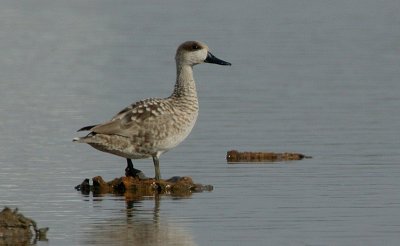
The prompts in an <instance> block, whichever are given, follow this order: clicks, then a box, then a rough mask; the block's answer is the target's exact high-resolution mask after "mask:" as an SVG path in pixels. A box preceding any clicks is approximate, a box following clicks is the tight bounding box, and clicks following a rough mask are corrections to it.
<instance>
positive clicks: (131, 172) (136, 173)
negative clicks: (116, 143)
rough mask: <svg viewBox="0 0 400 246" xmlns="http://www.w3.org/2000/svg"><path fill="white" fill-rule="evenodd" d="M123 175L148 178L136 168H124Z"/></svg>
mask: <svg viewBox="0 0 400 246" xmlns="http://www.w3.org/2000/svg"><path fill="white" fill-rule="evenodd" d="M125 176H126V177H134V178H139V179H149V178H148V177H146V175H144V173H143V172H142V171H141V170H139V169H136V168H132V169H131V168H129V167H127V168H125Z"/></svg>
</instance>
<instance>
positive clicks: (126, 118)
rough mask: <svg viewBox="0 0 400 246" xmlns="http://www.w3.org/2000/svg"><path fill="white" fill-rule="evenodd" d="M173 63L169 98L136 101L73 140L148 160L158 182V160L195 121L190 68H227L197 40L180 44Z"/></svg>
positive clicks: (113, 152)
mask: <svg viewBox="0 0 400 246" xmlns="http://www.w3.org/2000/svg"><path fill="white" fill-rule="evenodd" d="M175 60H176V67H177V79H176V83H175V87H174V91H173V93H172V94H171V96H170V97H168V98H163V99H161V98H150V99H145V100H142V101H139V102H136V103H134V104H132V105H130V106H128V107H126V108H125V109H123V110H122V111H120V112H119V113H118V114H116V115H115V116H114V117H113V118H112V119H111V120H110V121H108V122H105V123H103V124H99V125H94V126H88V127H83V128H82V129H81V130H87V131H91V132H90V133H89V134H88V135H87V136H85V137H81V138H75V139H74V141H76V142H81V143H87V144H89V145H91V146H92V147H94V148H96V149H98V150H101V151H104V152H108V153H111V154H114V155H118V156H122V157H124V158H127V159H142V158H150V157H152V158H153V161H154V166H155V171H156V172H155V173H156V176H155V177H156V179H160V171H159V167H158V165H159V164H158V162H159V161H158V158H159V157H160V155H161V154H162V153H164V152H166V151H168V150H169V149H172V148H174V147H175V146H177V145H178V144H179V143H180V142H182V141H183V140H184V139H185V138H186V137H187V136H188V135H189V133H190V131H191V130H192V128H193V126H194V124H195V122H196V119H197V115H198V110H199V105H198V100H197V92H196V85H195V81H194V79H193V66H194V65H196V64H200V63H204V62H208V63H215V64H219V65H231V64H230V63H228V62H225V61H222V60H219V59H218V58H216V57H215V56H213V55H212V54H211V53H210V52H209V51H208V47H207V45H205V44H203V43H201V42H198V41H188V42H185V43H183V44H181V45H180V46H179V48H178V50H177V52H176V56H175ZM128 167H129V160H128Z"/></svg>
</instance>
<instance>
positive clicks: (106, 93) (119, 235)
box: [0, 0, 400, 245]
mask: <svg viewBox="0 0 400 246" xmlns="http://www.w3.org/2000/svg"><path fill="white" fill-rule="evenodd" d="M399 12H400V2H399V1H398V0H384V1H373V0H350V1H348V0H346V1H345V0H339V1H328V0H322V1H321V0H318V1H317V0H311V1H308V0H300V1H299V0H296V1H295V0H284V1H264V0H250V1H246V2H243V1H238V0H235V1H227V0H223V1H218V2H215V1H214V2H208V1H179V0H173V1H169V3H168V4H166V3H165V1H124V0H115V1H107V0H98V1H89V0H72V1H71V0H56V1H54V0H35V1H15V0H3V1H1V3H0V39H1V42H0V95H1V96H0V131H1V138H0V205H1V206H4V205H7V206H10V207H12V208H14V207H18V208H19V209H20V211H21V212H22V213H24V214H25V215H27V216H30V217H32V218H34V219H35V220H36V221H37V222H38V224H39V226H42V227H44V226H48V227H50V232H49V235H48V238H49V241H48V242H39V243H38V244H39V245H125V244H126V245H128V244H129V245H397V244H398V242H399V240H400V197H399V190H400V163H399V160H400V137H399V126H400V125H399V122H400V112H399V108H400V83H399V77H400V70H399V65H400V42H399V40H400V28H399V27H400V15H399V14H398V13H399ZM191 39H194V40H202V41H204V42H206V43H207V44H208V45H209V46H210V47H211V49H212V51H213V53H214V54H215V55H216V56H218V57H220V58H221V59H224V60H227V61H229V62H232V63H233V66H232V67H221V66H213V65H209V64H205V65H201V66H197V67H196V68H195V77H196V80H197V85H198V91H199V96H200V117H199V120H198V122H197V125H196V126H195V129H194V130H193V132H192V134H191V135H190V137H189V138H188V139H187V140H186V141H185V142H184V143H183V144H181V145H180V146H179V147H178V148H176V149H175V150H173V151H170V152H169V153H167V154H165V155H163V156H162V159H161V172H162V174H163V176H164V177H171V176H175V175H180V176H183V175H189V176H192V177H193V179H194V180H195V181H196V182H199V183H203V184H212V185H214V187H215V189H214V191H212V192H206V193H200V194H193V195H192V196H190V197H188V198H184V199H178V198H174V197H170V196H161V197H147V198H146V199H144V200H141V201H136V202H134V203H127V202H126V201H125V199H124V197H118V196H113V195H106V196H102V197H93V196H92V195H90V196H84V195H82V194H80V193H79V192H76V191H75V190H74V189H73V187H74V186H75V185H77V184H78V183H80V182H81V181H82V180H83V179H84V178H91V177H94V176H96V175H101V176H103V177H104V178H105V179H106V180H110V179H112V178H114V177H119V176H121V175H122V174H123V170H124V168H125V161H124V160H123V159H122V158H118V157H114V156H111V155H107V154H104V153H101V152H98V151H96V150H94V149H92V148H90V147H89V146H85V145H78V144H73V143H72V142H71V140H72V138H73V137H76V136H78V135H79V134H77V133H76V132H75V131H76V129H79V128H80V127H82V126H85V125H88V124H94V123H99V122H102V121H105V120H107V119H109V118H110V117H111V116H112V115H113V114H115V113H116V112H118V111H119V110H120V109H122V107H124V106H126V105H128V104H129V103H131V102H134V101H136V100H139V99H142V98H146V97H151V96H157V97H162V96H168V95H169V94H170V93H171V90H172V87H173V83H174V80H175V67H174V66H175V65H174V53H175V49H176V47H177V46H178V45H179V44H180V43H181V42H182V41H185V40H191ZM230 149H239V150H253V151H260V150H266V151H277V152H279V151H281V152H284V151H296V152H301V153H304V154H307V155H311V156H313V158H312V159H307V160H303V161H298V162H287V163H276V164H264V165H260V164H253V165H244V164H242V165H228V164H226V161H225V153H226V151H227V150H230ZM136 166H137V167H138V168H140V169H142V170H143V171H144V172H145V173H146V174H147V175H153V165H152V162H151V161H150V160H141V161H137V162H136Z"/></svg>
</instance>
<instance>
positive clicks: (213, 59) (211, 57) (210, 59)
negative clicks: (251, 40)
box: [204, 52, 232, 66]
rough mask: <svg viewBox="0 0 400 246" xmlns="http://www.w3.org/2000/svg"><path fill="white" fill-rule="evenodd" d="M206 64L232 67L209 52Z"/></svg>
mask: <svg viewBox="0 0 400 246" xmlns="http://www.w3.org/2000/svg"><path fill="white" fill-rule="evenodd" d="M204 62H206V63H214V64H218V65H224V66H230V65H232V64H231V63H229V62H226V61H223V60H221V59H218V58H217V57H215V56H214V55H213V54H211V53H210V52H208V54H207V58H206V59H205V60H204Z"/></svg>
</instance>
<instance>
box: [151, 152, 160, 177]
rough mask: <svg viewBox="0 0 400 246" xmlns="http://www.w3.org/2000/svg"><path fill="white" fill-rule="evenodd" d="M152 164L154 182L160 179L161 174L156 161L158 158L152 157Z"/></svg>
mask: <svg viewBox="0 0 400 246" xmlns="http://www.w3.org/2000/svg"><path fill="white" fill-rule="evenodd" d="M153 162H154V171H155V174H156V176H155V178H156V180H160V179H161V173H160V161H159V160H158V156H153Z"/></svg>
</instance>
